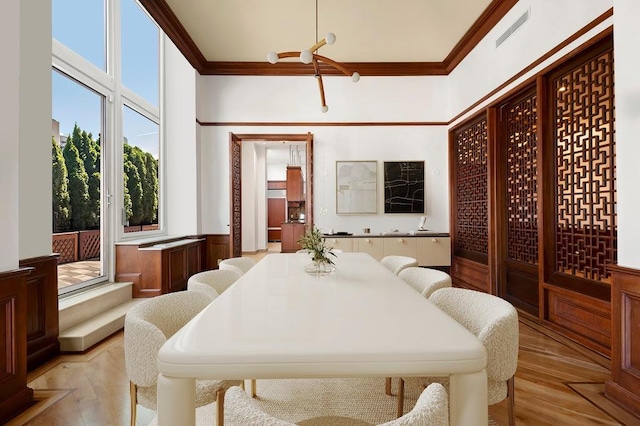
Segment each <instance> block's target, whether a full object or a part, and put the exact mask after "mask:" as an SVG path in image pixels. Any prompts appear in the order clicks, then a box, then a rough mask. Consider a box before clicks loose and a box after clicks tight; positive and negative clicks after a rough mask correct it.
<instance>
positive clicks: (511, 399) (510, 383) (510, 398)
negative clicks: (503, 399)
mask: <svg viewBox="0 0 640 426" xmlns="http://www.w3.org/2000/svg"><path fill="white" fill-rule="evenodd" d="M515 390H516V386H515V376H513V377H511V378H510V379H509V380H507V412H508V414H509V426H515V424H516V412H515V411H516V407H515V405H516V394H515Z"/></svg>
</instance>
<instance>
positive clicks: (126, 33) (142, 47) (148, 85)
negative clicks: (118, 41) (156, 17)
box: [122, 0, 160, 106]
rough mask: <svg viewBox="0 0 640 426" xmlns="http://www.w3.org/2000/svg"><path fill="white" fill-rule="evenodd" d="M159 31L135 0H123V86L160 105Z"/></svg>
mask: <svg viewBox="0 0 640 426" xmlns="http://www.w3.org/2000/svg"><path fill="white" fill-rule="evenodd" d="M159 42H160V31H159V30H158V27H157V26H156V24H155V23H154V22H153V21H152V20H151V19H149V17H148V16H147V15H146V14H145V13H144V11H143V10H142V9H141V8H140V6H139V5H138V3H136V2H135V1H134V0H122V83H123V84H124V85H125V86H127V87H128V88H129V89H131V90H133V91H134V92H135V93H137V94H138V95H140V96H142V97H143V98H144V99H146V100H147V101H149V102H151V103H152V104H153V105H155V106H158V87H159V86H158V76H159V69H160V62H159V52H160V45H159Z"/></svg>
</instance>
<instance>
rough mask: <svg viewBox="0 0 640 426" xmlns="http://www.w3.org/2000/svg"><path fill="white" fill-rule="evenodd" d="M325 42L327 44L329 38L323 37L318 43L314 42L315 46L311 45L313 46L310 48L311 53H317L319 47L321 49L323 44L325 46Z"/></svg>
mask: <svg viewBox="0 0 640 426" xmlns="http://www.w3.org/2000/svg"><path fill="white" fill-rule="evenodd" d="M325 44H327V39H326V38H323V39H322V40H320V41H319V42H317V43H316V44H314V45H313V46H311V48H310V49H309V51H310V52H311V53H315V52H316V51H317V50H318V49H320V48H321V47H322V46H324V45H325Z"/></svg>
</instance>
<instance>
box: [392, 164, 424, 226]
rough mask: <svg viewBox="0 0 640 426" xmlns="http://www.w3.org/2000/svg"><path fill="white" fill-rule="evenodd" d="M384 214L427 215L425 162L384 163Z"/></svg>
mask: <svg viewBox="0 0 640 426" xmlns="http://www.w3.org/2000/svg"><path fill="white" fill-rule="evenodd" d="M384 212H385V213H418V214H424V213H425V204H424V161H385V162H384Z"/></svg>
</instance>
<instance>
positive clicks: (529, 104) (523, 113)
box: [501, 90, 538, 265]
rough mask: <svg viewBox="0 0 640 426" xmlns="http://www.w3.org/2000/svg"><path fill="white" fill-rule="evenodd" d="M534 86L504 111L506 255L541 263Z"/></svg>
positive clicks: (515, 258)
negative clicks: (539, 251) (539, 257)
mask: <svg viewBox="0 0 640 426" xmlns="http://www.w3.org/2000/svg"><path fill="white" fill-rule="evenodd" d="M536 102H537V100H536V93H535V90H534V91H532V92H530V93H528V94H527V95H526V96H525V97H524V98H522V99H520V100H518V101H517V102H515V103H512V104H509V105H508V106H507V107H506V108H504V109H503V110H502V111H501V114H502V134H503V135H504V137H505V138H506V158H505V163H506V164H505V167H506V210H507V213H506V222H507V229H506V231H507V247H506V258H507V259H509V260H515V261H519V262H524V263H528V264H531V265H537V264H538V205H537V201H538V183H537V167H538V162H537V153H538V137H537V108H536Z"/></svg>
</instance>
